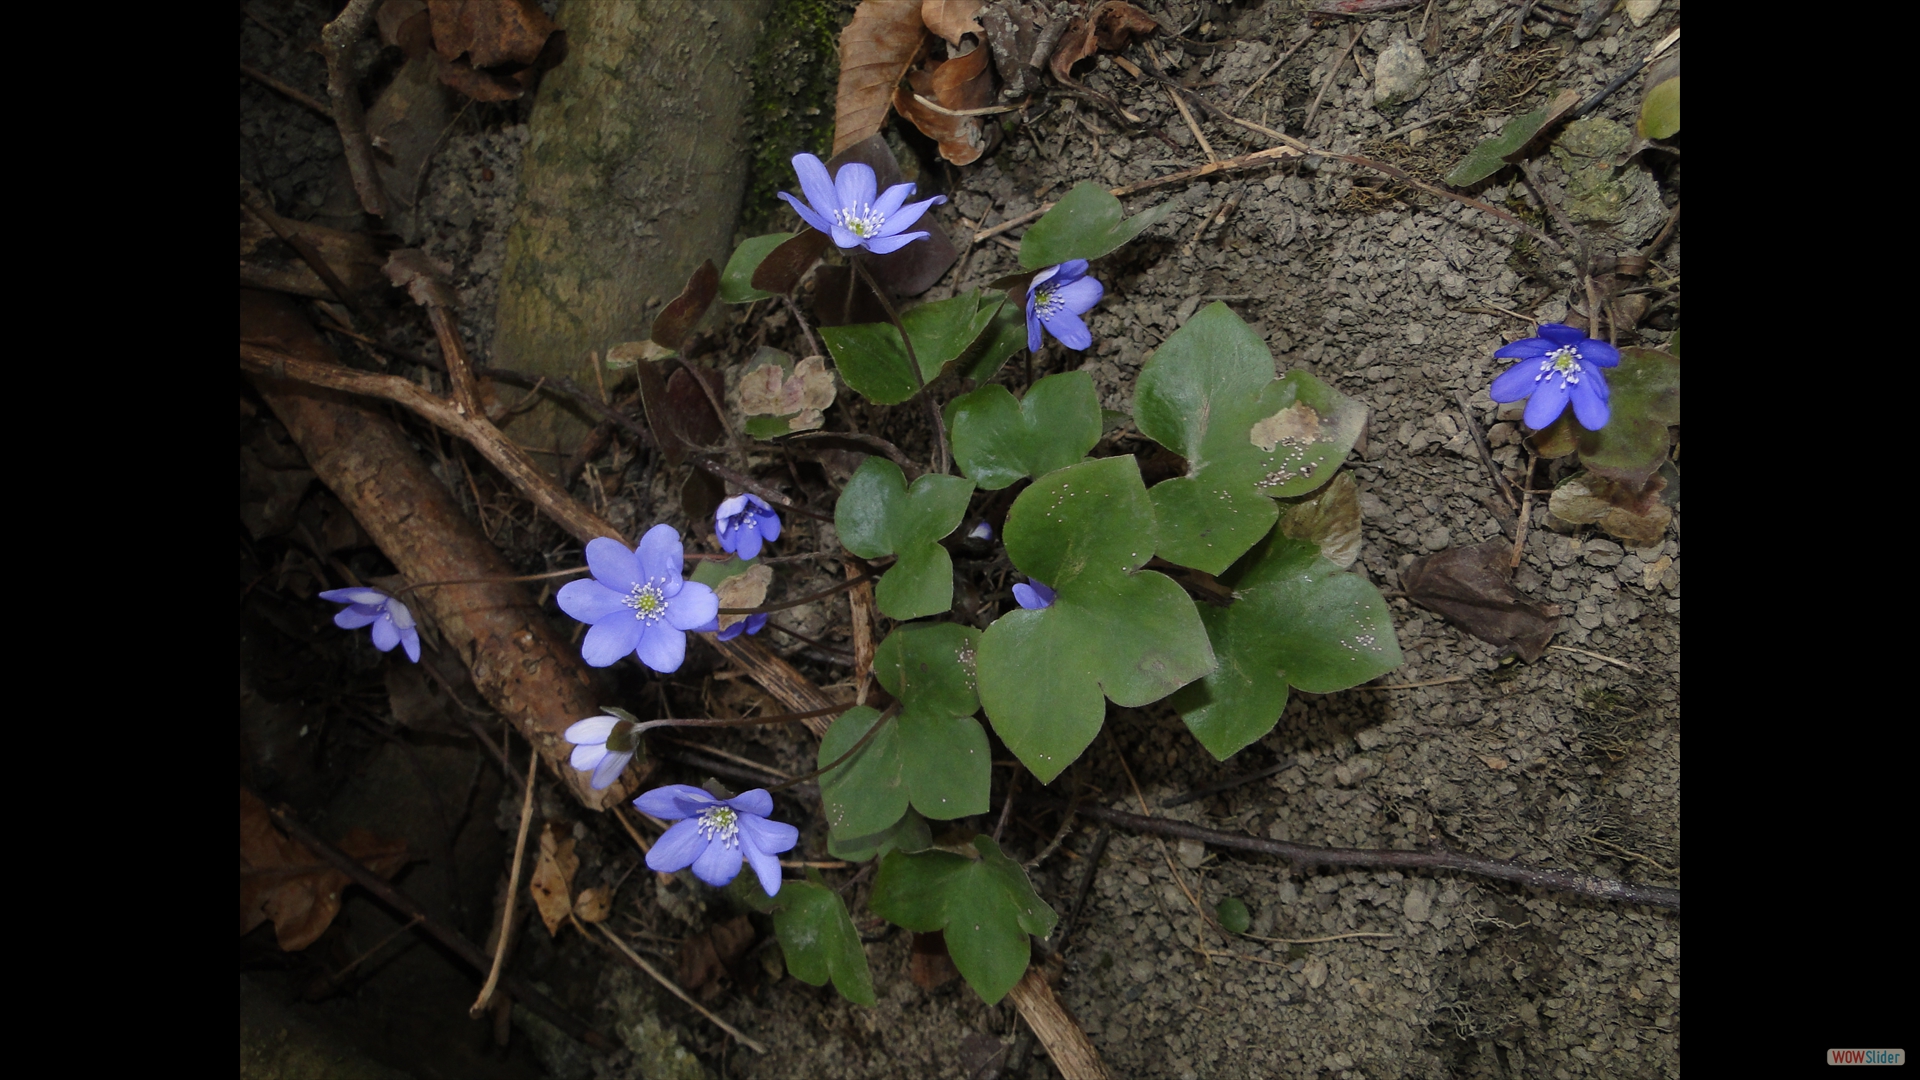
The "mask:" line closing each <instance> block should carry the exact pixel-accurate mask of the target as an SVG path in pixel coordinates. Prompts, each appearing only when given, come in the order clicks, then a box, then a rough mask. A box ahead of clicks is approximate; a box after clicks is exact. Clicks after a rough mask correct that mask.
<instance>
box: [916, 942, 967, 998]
mask: <svg viewBox="0 0 1920 1080" xmlns="http://www.w3.org/2000/svg"><path fill="white" fill-rule="evenodd" d="M907 977H908V978H910V979H912V980H913V985H915V986H917V987H919V988H920V989H922V990H932V989H933V988H934V987H936V986H944V985H946V984H947V983H950V982H952V981H953V980H955V979H957V978H959V977H960V969H959V968H957V967H954V966H953V957H952V955H951V954H949V953H948V952H947V935H946V934H944V933H942V932H941V931H939V930H934V931H931V932H929V933H925V934H915V935H913V953H912V954H911V957H910V959H908V961H907Z"/></svg>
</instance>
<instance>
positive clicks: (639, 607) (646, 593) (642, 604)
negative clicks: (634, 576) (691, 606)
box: [620, 578, 667, 624]
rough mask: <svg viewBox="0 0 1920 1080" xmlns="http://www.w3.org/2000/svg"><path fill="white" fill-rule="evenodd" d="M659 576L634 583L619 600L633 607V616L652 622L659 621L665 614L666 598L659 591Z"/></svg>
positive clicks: (642, 620) (645, 621)
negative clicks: (628, 591)
mask: <svg viewBox="0 0 1920 1080" xmlns="http://www.w3.org/2000/svg"><path fill="white" fill-rule="evenodd" d="M660 580H661V579H659V578H648V579H647V580H646V581H645V582H643V583H641V584H638V585H635V586H634V587H633V591H632V592H630V593H628V594H627V596H626V598H625V599H623V600H621V601H620V602H621V603H623V604H625V605H627V606H628V607H630V608H632V609H633V615H634V618H636V619H639V620H640V621H641V622H644V623H648V624H652V623H656V622H659V621H660V620H661V619H663V618H665V617H666V614H667V598H666V596H665V595H663V594H662V593H661V591H660Z"/></svg>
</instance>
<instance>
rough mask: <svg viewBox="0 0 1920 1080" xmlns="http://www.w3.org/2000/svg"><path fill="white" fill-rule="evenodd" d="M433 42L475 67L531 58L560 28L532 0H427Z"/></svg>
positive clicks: (446, 53) (437, 49)
mask: <svg viewBox="0 0 1920 1080" xmlns="http://www.w3.org/2000/svg"><path fill="white" fill-rule="evenodd" d="M427 10H428V12H429V14H430V16H431V17H432V19H433V48H434V51H435V52H437V53H439V54H440V55H441V56H442V57H443V58H445V59H446V60H449V61H453V60H458V59H460V58H461V57H463V56H464V57H466V58H467V59H468V60H469V61H470V62H471V63H472V65H473V66H474V67H481V68H486V67H493V66H495V65H498V64H531V63H533V62H534V61H535V60H536V59H538V58H539V56H540V50H541V49H543V48H545V47H546V44H547V39H548V38H550V37H552V36H553V32H554V31H555V30H558V29H560V27H559V25H558V24H556V23H555V22H554V21H553V20H552V19H549V18H547V16H546V13H544V12H542V11H541V10H540V5H539V4H536V3H534V2H533V0H427Z"/></svg>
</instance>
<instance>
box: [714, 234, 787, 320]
mask: <svg viewBox="0 0 1920 1080" xmlns="http://www.w3.org/2000/svg"><path fill="white" fill-rule="evenodd" d="M791 239H793V234H792V233H784V232H781V233H768V234H767V235H765V236H750V237H748V238H747V239H745V240H742V241H740V246H739V247H737V248H734V249H733V255H732V257H731V258H729V259H727V268H726V269H725V270H722V271H720V299H721V300H723V301H725V302H727V303H729V304H745V303H750V302H752V301H754V300H765V299H766V298H767V297H769V296H772V295H773V294H772V293H770V292H768V291H766V290H765V289H756V288H754V287H753V272H754V271H755V270H758V269H760V264H761V263H762V262H763V261H765V260H766V257H767V256H768V255H770V254H772V253H773V249H774V248H777V247H779V246H780V245H781V244H784V243H786V242H787V241H788V240H791Z"/></svg>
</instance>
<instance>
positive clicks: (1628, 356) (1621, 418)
mask: <svg viewBox="0 0 1920 1080" xmlns="http://www.w3.org/2000/svg"><path fill="white" fill-rule="evenodd" d="M1606 380H1607V387H1608V389H1609V390H1611V391H1612V396H1611V397H1610V398H1609V400H1608V402H1607V406H1608V411H1609V413H1610V418H1609V419H1608V420H1607V426H1606V427H1603V428H1601V429H1600V430H1599V431H1581V433H1580V464H1582V465H1584V466H1586V469H1587V471H1588V472H1591V473H1595V474H1597V475H1599V476H1603V477H1606V478H1607V479H1608V480H1612V481H1614V482H1616V483H1620V484H1625V485H1627V486H1628V487H1632V488H1638V487H1640V486H1641V485H1644V484H1645V483H1646V482H1647V478H1648V477H1650V476H1652V475H1653V474H1654V473H1656V472H1658V471H1659V469H1660V463H1661V462H1663V461H1665V460H1667V450H1668V447H1669V446H1670V445H1671V435H1670V433H1669V432H1668V431H1667V428H1668V427H1670V426H1671V425H1674V424H1677V423H1679V422H1680V360H1679V358H1678V357H1675V356H1672V355H1670V354H1668V353H1664V352H1661V351H1659V350H1657V349H1636V348H1627V349H1621V350H1620V366H1619V367H1616V368H1613V369H1612V370H1610V371H1608V372H1607V373H1606Z"/></svg>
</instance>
